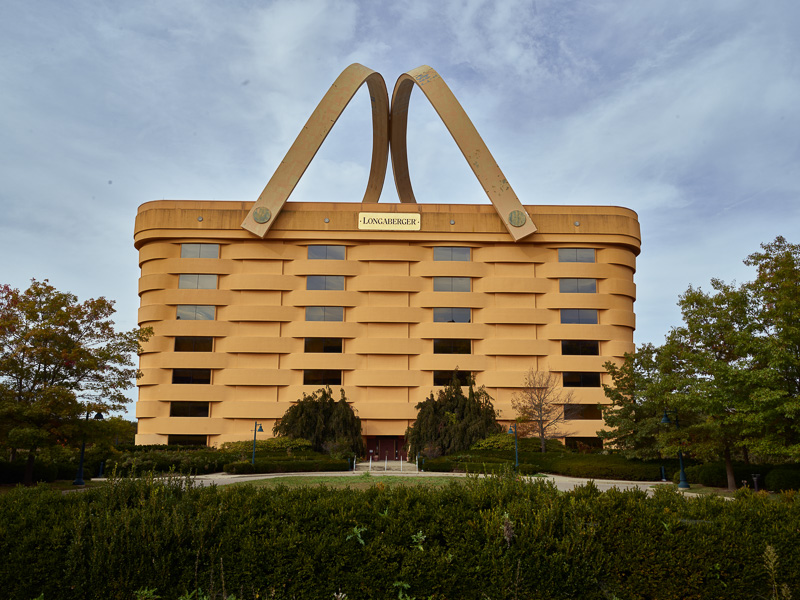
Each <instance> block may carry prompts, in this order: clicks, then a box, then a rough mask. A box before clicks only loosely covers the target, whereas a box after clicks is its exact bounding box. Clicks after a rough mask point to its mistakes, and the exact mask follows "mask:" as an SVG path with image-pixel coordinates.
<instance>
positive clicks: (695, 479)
mask: <svg viewBox="0 0 800 600" xmlns="http://www.w3.org/2000/svg"><path fill="white" fill-rule="evenodd" d="M773 468H775V467H774V466H773V465H747V464H745V463H740V462H735V463H733V474H734V478H735V480H736V486H737V487H740V486H741V485H742V482H743V481H745V482H747V487H752V486H753V477H752V474H753V473H758V474H759V475H760V476H761V477H760V479H759V482H758V485H759V487H760V488H763V487H764V486H765V479H766V478H765V475H767V474H768V473H769V472H770V470H772V469H773ZM684 470H685V471H686V480H687V481H688V482H689V483H699V484H700V485H705V486H707V487H719V488H727V487H728V474H727V471H726V470H725V463H723V462H713V463H705V464H702V465H690V466H688V467H686V468H685V469H684ZM680 474H681V473H680V468H679V469H678V470H676V471H675V472H674V473H673V475H672V482H673V483H678V482H679V481H680ZM769 489H772V488H769Z"/></svg>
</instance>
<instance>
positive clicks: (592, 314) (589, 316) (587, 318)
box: [561, 308, 597, 325]
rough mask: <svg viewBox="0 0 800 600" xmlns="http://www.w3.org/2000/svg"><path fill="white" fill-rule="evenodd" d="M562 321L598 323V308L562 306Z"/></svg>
mask: <svg viewBox="0 0 800 600" xmlns="http://www.w3.org/2000/svg"><path fill="white" fill-rule="evenodd" d="M561 322H562V323H564V324H569V323H573V324H580V325H597V310H596V309H594V308H562V309H561Z"/></svg>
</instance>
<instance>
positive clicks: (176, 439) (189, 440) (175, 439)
mask: <svg viewBox="0 0 800 600" xmlns="http://www.w3.org/2000/svg"><path fill="white" fill-rule="evenodd" d="M207 439H208V438H207V436H205V435H187V434H172V433H171V434H169V435H168V436H167V444H169V445H170V446H205V445H207Z"/></svg>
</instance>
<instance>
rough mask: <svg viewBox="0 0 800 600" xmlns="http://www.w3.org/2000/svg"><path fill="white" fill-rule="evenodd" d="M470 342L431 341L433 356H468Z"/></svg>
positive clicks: (470, 347)
mask: <svg viewBox="0 0 800 600" xmlns="http://www.w3.org/2000/svg"><path fill="white" fill-rule="evenodd" d="M471 352H472V340H433V353H434V354H470V353H471Z"/></svg>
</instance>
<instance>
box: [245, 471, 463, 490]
mask: <svg viewBox="0 0 800 600" xmlns="http://www.w3.org/2000/svg"><path fill="white" fill-rule="evenodd" d="M466 480H467V479H466V477H447V476H439V477H425V476H424V475H419V476H417V475H414V476H413V477H404V476H402V475H370V474H369V473H364V474H363V475H358V476H356V477H353V476H335V475H333V476H326V477H314V476H311V477H271V478H269V479H256V480H253V481H243V482H241V483H234V484H233V485H253V486H256V487H278V486H281V485H282V486H286V487H303V486H311V485H324V486H327V487H330V488H341V489H344V488H350V489H351V490H365V489H368V488H371V487H372V486H374V485H382V486H384V487H398V486H401V485H405V486H416V485H425V486H428V487H444V486H447V485H450V483H452V482H455V483H458V484H463V483H464V482H466Z"/></svg>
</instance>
